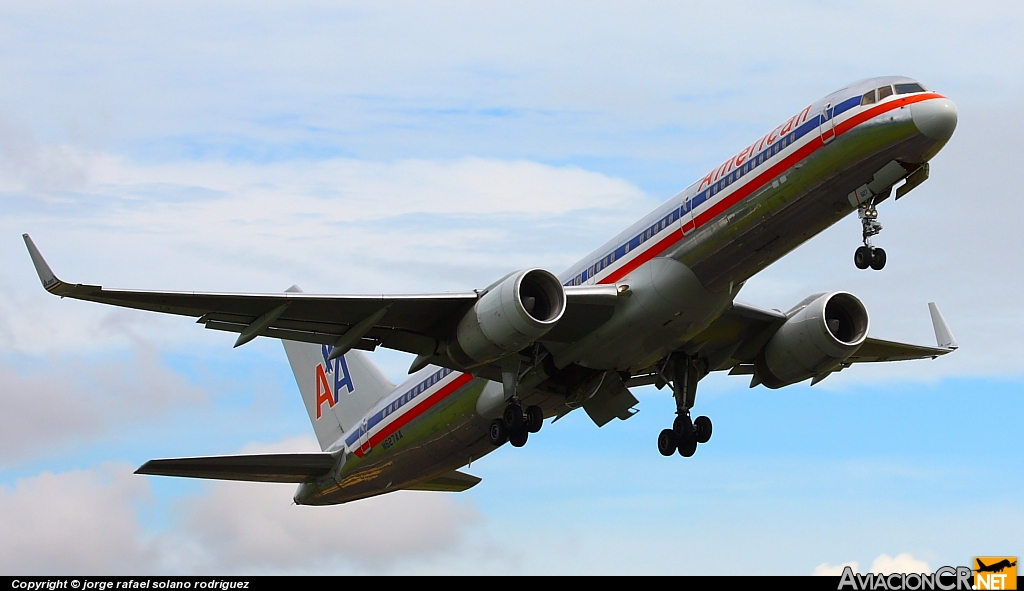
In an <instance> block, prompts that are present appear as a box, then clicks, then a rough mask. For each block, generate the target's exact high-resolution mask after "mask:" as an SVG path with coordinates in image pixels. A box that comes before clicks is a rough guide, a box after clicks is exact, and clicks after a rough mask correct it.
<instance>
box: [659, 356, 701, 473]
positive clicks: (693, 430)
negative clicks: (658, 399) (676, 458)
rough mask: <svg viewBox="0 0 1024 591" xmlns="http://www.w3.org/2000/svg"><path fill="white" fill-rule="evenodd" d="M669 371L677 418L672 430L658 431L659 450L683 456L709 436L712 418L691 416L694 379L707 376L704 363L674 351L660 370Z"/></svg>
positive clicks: (690, 452)
mask: <svg viewBox="0 0 1024 591" xmlns="http://www.w3.org/2000/svg"><path fill="white" fill-rule="evenodd" d="M666 369H667V370H668V372H669V373H670V374H671V377H672V382H671V384H672V394H673V396H674V397H675V399H676V419H675V420H674V421H673V422H672V428H671V429H664V430H662V432H661V433H659V434H658V451H659V452H661V455H663V456H670V455H672V454H674V453H675V452H676V451H678V452H679V455H681V456H683V457H684V458H688V457H690V456H692V455H693V454H694V453H695V452H696V451H697V444H698V443H707V442H708V440H709V439H711V419H709V418H707V417H705V416H699V417H697V418H696V419H691V418H690V409H691V408H693V403H694V401H695V400H696V397H697V382H698V381H700V379H701V378H702V377H704V376H705V375H707V373H708V368H707V362H706V361H705V360H702V359H697V358H693V357H690V356H688V355H684V354H681V353H677V354H675V355H673V356H672V357H670V358H669V360H668V363H666V364H665V366H664V367H663V368H662V370H663V371H664V370H666Z"/></svg>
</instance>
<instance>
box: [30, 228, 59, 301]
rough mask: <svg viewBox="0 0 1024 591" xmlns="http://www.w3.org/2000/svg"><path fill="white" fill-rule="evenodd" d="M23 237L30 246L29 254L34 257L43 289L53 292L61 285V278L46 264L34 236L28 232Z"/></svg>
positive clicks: (33, 262) (33, 260) (34, 263)
mask: <svg viewBox="0 0 1024 591" xmlns="http://www.w3.org/2000/svg"><path fill="white" fill-rule="evenodd" d="M21 237H22V238H24V239H25V246H26V247H27V248H28V256H29V257H31V258H32V265H34V266H35V268H36V274H37V275H39V281H40V282H41V283H42V284H43V289H45V290H46V291H49V292H52V291H53V290H54V289H56V288H57V287H59V286H60V285H61V283H62V282H61V280H60V279H58V278H57V275H55V274H54V272H53V270H52V269H50V265H48V264H46V259H44V258H43V255H42V254H41V253H40V252H39V249H38V248H37V247H36V244H35V242H32V237H31V236H29V235H28V234H22V235H21Z"/></svg>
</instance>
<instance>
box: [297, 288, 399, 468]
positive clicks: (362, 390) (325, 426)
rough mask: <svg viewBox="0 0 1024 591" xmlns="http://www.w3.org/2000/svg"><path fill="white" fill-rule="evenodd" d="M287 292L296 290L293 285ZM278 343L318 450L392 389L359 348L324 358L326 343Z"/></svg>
mask: <svg viewBox="0 0 1024 591" xmlns="http://www.w3.org/2000/svg"><path fill="white" fill-rule="evenodd" d="M288 291H299V290H298V288H295V287H293V288H291V289H289V290H288ZM281 343H282V344H283V345H284V351H285V353H286V354H287V355H288V363H290V364H291V366H292V373H293V374H295V382H296V383H297V384H298V386H299V392H300V393H301V394H302V402H303V404H305V405H306V412H307V413H309V420H310V422H312V423H313V431H315V432H316V439H317V441H318V442H319V443H320V449H327V447H328V446H330V445H331V444H333V443H334V442H336V441H337V440H338V439H339V438H340V437H341V436H342V434H345V433H349V432H351V431H352V430H353V429H354V428H356V427H358V425H359V422H360V421H361V420H362V418H363V415H364V414H365V413H366V411H368V410H369V409H370V407H372V406H373V405H374V404H375V403H376V402H377V401H378V400H380V399H381V398H383V397H384V396H386V395H387V394H388V393H389V392H391V391H392V390H394V389H395V385H394V384H392V383H391V381H389V380H388V379H387V378H386V377H385V376H384V374H383V373H381V371H380V370H379V369H377V366H375V365H374V364H373V362H372V361H370V359H369V358H368V357H367V356H366V355H365V354H364V353H363V352H362V351H358V350H352V351H349V352H348V353H345V354H344V355H342V356H341V357H338V358H337V359H331V360H328V357H329V356H330V353H331V347H330V346H328V345H318V344H311V343H299V342H295V341H284V340H282V341H281Z"/></svg>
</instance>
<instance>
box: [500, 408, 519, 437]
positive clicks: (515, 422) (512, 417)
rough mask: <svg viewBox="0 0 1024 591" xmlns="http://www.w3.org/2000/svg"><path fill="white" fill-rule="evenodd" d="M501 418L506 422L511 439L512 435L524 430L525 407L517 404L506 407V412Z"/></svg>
mask: <svg viewBox="0 0 1024 591" xmlns="http://www.w3.org/2000/svg"><path fill="white" fill-rule="evenodd" d="M501 418H502V420H504V421H505V429H507V430H508V432H509V436H510V437H511V434H512V433H515V432H516V431H521V430H523V429H522V426H523V407H521V406H519V405H518V404H516V403H515V402H513V403H511V404H509V405H508V406H506V407H505V412H504V413H502V415H501Z"/></svg>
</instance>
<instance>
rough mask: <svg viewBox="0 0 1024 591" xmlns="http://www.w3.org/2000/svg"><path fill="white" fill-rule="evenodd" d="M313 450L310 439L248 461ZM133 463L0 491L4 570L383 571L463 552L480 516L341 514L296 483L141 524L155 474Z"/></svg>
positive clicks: (375, 510) (361, 509)
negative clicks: (300, 496)
mask: <svg viewBox="0 0 1024 591" xmlns="http://www.w3.org/2000/svg"><path fill="white" fill-rule="evenodd" d="M310 446H313V447H315V442H313V440H312V439H310V438H299V439H295V440H288V441H283V442H280V443H279V444H275V445H269V446H267V445H262V446H259V445H257V446H250V447H249V448H247V449H246V450H245V451H246V453H256V452H265V451H284V450H287V451H297V450H301V449H303V448H309V447H310ZM132 470H133V468H132V467H131V466H129V465H127V464H106V465H104V466H103V467H102V468H100V469H97V470H74V471H71V472H64V473H57V474H54V473H49V472H44V473H41V474H39V475H36V476H32V477H28V478H22V479H19V480H18V481H17V482H16V483H15V484H14V486H13V487H3V486H0V530H2V531H3V532H4V535H3V536H0V572H3V573H8V574H11V573H22V574H57V573H76V574H94V573H104V574H133V573H154V572H168V573H178V574H181V573H224V572H238V573H256V572H261V573H274V572H332V571H333V572H337V571H357V572H368V571H373V572H377V571H380V570H388V569H392V568H398V567H401V566H406V567H408V566H409V565H410V564H417V563H420V562H423V561H430V560H432V559H436V558H439V557H443V556H446V555H453V554H456V555H457V554H458V553H459V552H461V551H462V550H463V543H464V541H465V536H466V534H467V532H468V531H469V529H470V528H472V527H474V526H476V525H477V524H478V523H479V521H480V517H479V515H478V512H477V510H476V509H475V508H474V506H473V505H472V504H471V503H469V502H468V501H466V500H465V499H461V500H460V499H458V498H456V497H454V496H453V495H449V494H443V493H415V492H397V493H391V494H388V495H384V496H381V497H375V498H371V499H366V500H362V501H357V502H355V503H350V504H347V505H342V506H335V507H300V506H295V505H294V504H292V500H291V497H292V494H293V492H294V490H295V485H290V484H289V485H275V484H266V483H241V482H213V483H211V484H210V485H209V486H205V487H203V489H204V490H203V492H201V493H198V494H192V495H187V496H185V497H179V498H178V500H177V502H176V504H175V506H174V508H173V509H171V511H170V513H171V515H170V517H171V518H170V520H169V521H170V524H169V525H168V526H166V527H162V528H158V529H152V528H145V527H143V526H142V524H141V521H140V507H143V508H145V507H146V506H147V505H149V504H150V503H151V500H152V495H151V493H150V487H149V481H148V477H143V476H137V475H134V474H131V472H132Z"/></svg>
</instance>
